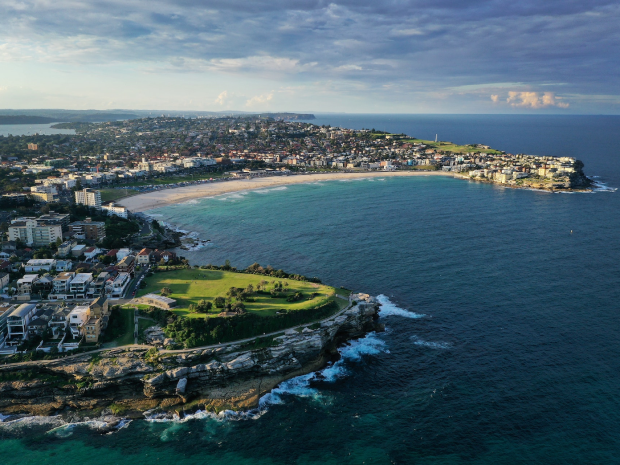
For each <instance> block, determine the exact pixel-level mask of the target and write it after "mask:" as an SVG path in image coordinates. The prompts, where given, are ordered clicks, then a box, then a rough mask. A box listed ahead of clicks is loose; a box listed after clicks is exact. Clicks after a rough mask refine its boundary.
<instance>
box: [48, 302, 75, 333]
mask: <svg viewBox="0 0 620 465" xmlns="http://www.w3.org/2000/svg"><path fill="white" fill-rule="evenodd" d="M70 312H71V310H70V309H68V308H57V309H56V310H55V311H54V314H53V315H52V318H51V319H50V321H49V323H48V326H49V327H50V329H51V330H52V337H53V338H54V339H61V338H62V337H63V335H64V334H65V330H66V329H67V326H68V325H69V313H70Z"/></svg>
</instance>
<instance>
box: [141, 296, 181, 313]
mask: <svg viewBox="0 0 620 465" xmlns="http://www.w3.org/2000/svg"><path fill="white" fill-rule="evenodd" d="M136 302H137V303H141V304H146V305H152V306H153V307H158V308H163V309H165V310H170V309H171V308H172V307H174V306H175V305H176V304H177V301H176V300H174V299H171V298H170V297H164V296H163V295H158V294H146V295H143V296H142V297H140V298H138V299H136Z"/></svg>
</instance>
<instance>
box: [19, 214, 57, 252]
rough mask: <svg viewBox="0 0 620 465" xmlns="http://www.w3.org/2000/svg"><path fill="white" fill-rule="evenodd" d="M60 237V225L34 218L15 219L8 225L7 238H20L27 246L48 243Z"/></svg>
mask: <svg viewBox="0 0 620 465" xmlns="http://www.w3.org/2000/svg"><path fill="white" fill-rule="evenodd" d="M58 238H60V239H62V226H61V225H60V224H53V223H50V222H46V221H39V220H36V219H26V220H16V221H13V222H12V223H11V225H10V226H9V240H11V241H17V240H20V241H22V242H24V243H26V244H27V245H29V246H33V245H34V246H42V245H49V244H50V243H52V242H56V240H57V239H58Z"/></svg>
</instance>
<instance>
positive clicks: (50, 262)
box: [24, 258, 56, 273]
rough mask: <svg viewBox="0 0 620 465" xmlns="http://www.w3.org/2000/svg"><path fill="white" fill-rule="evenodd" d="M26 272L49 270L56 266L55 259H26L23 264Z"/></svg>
mask: <svg viewBox="0 0 620 465" xmlns="http://www.w3.org/2000/svg"><path fill="white" fill-rule="evenodd" d="M24 268H25V270H26V273H33V272H34V273H36V272H39V271H51V270H52V268H56V260H54V259H52V258H33V259H32V260H28V261H27V262H26V265H25V267H24Z"/></svg>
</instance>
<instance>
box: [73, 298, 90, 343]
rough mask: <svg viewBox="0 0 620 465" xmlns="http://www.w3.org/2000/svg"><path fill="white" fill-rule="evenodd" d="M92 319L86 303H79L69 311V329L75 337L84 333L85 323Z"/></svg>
mask: <svg viewBox="0 0 620 465" xmlns="http://www.w3.org/2000/svg"><path fill="white" fill-rule="evenodd" d="M89 319H90V310H89V308H88V307H87V306H86V305H78V306H77V307H75V308H74V309H73V310H71V312H70V313H69V329H70V330H71V335H72V336H73V339H75V338H76V337H78V336H81V335H82V334H83V327H84V324H85V323H86V322H87V321H88V320H89Z"/></svg>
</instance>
